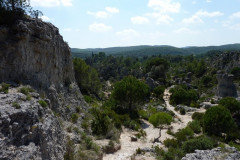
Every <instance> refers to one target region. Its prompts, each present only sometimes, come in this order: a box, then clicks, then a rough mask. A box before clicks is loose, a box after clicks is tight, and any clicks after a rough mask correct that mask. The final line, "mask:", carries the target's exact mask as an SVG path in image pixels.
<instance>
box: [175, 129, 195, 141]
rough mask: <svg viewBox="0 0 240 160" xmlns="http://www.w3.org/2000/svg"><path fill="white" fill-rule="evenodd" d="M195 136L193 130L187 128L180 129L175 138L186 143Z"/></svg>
mask: <svg viewBox="0 0 240 160" xmlns="http://www.w3.org/2000/svg"><path fill="white" fill-rule="evenodd" d="M193 135H194V132H193V130H192V129H191V128H190V127H186V128H183V129H180V130H179V131H178V132H177V133H176V134H175V137H176V138H177V140H178V142H179V143H181V142H184V141H186V140H187V139H189V138H192V137H193Z"/></svg>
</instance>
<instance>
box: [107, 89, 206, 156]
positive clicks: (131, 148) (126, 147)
mask: <svg viewBox="0 0 240 160" xmlns="http://www.w3.org/2000/svg"><path fill="white" fill-rule="evenodd" d="M169 90H170V88H168V89H166V90H165V92H164V100H165V103H166V107H167V109H168V110H170V111H173V112H174V113H175V117H174V122H173V123H172V124H171V126H172V127H173V128H172V131H173V132H177V131H178V130H179V129H182V128H185V127H186V126H187V124H188V122H190V121H192V114H193V112H188V113H186V115H181V114H179V113H178V112H177V111H175V110H174V107H173V106H171V105H170V104H169V99H170V93H169ZM197 112H205V110H204V109H198V110H197ZM142 122H143V124H142V129H143V130H144V131H145V132H146V133H147V136H146V139H144V140H138V141H137V142H131V136H134V134H135V133H136V132H134V131H131V130H129V129H126V128H124V129H123V132H122V134H121V137H120V143H121V149H120V150H119V151H117V152H115V153H113V154H105V155H104V157H103V160H130V159H131V156H133V155H134V153H135V152H136V149H138V148H140V149H151V148H152V147H153V146H157V145H158V146H159V147H164V146H163V144H162V142H163V141H164V140H165V139H167V138H172V136H171V135H169V134H167V129H162V134H161V138H160V143H153V139H154V138H157V137H158V136H159V129H157V128H154V127H153V125H152V124H150V123H149V122H148V121H145V120H142ZM135 158H136V159H141V160H142V159H147V160H151V159H155V158H154V157H153V156H152V155H150V154H145V155H144V156H143V155H141V157H138V156H136V157H135Z"/></svg>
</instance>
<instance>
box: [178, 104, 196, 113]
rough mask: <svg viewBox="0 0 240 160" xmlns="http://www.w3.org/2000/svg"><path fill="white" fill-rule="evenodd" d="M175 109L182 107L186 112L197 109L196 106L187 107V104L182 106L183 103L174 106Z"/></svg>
mask: <svg viewBox="0 0 240 160" xmlns="http://www.w3.org/2000/svg"><path fill="white" fill-rule="evenodd" d="M176 109H177V110H181V109H184V110H185V111H186V112H195V111H197V109H196V108H192V107H188V106H184V105H180V104H179V105H177V106H176Z"/></svg>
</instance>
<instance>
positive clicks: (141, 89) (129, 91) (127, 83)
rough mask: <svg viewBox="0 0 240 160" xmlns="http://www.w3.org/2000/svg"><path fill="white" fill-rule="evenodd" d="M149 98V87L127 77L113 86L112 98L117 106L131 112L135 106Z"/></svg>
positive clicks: (131, 77)
mask: <svg viewBox="0 0 240 160" xmlns="http://www.w3.org/2000/svg"><path fill="white" fill-rule="evenodd" d="M148 96H149V87H148V86H147V85H146V84H145V83H144V82H143V81H141V80H138V79H137V78H135V77H133V76H128V77H125V78H123V79H122V80H121V81H118V82H116V83H115V85H114V89H113V91H112V98H113V99H115V100H116V102H117V103H118V105H119V106H121V108H123V109H127V110H128V111H130V112H132V111H133V110H135V109H136V107H137V105H138V104H139V103H141V102H144V101H145V100H146V98H147V97H148Z"/></svg>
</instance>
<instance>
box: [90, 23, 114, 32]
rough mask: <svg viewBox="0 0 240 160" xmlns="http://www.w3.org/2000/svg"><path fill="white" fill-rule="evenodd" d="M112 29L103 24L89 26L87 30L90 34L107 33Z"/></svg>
mask: <svg viewBox="0 0 240 160" xmlns="http://www.w3.org/2000/svg"><path fill="white" fill-rule="evenodd" d="M111 29H112V27H111V26H107V25H105V24H103V23H94V24H91V25H90V26H89V30H90V31H92V32H107V31H110V30H111Z"/></svg>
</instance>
